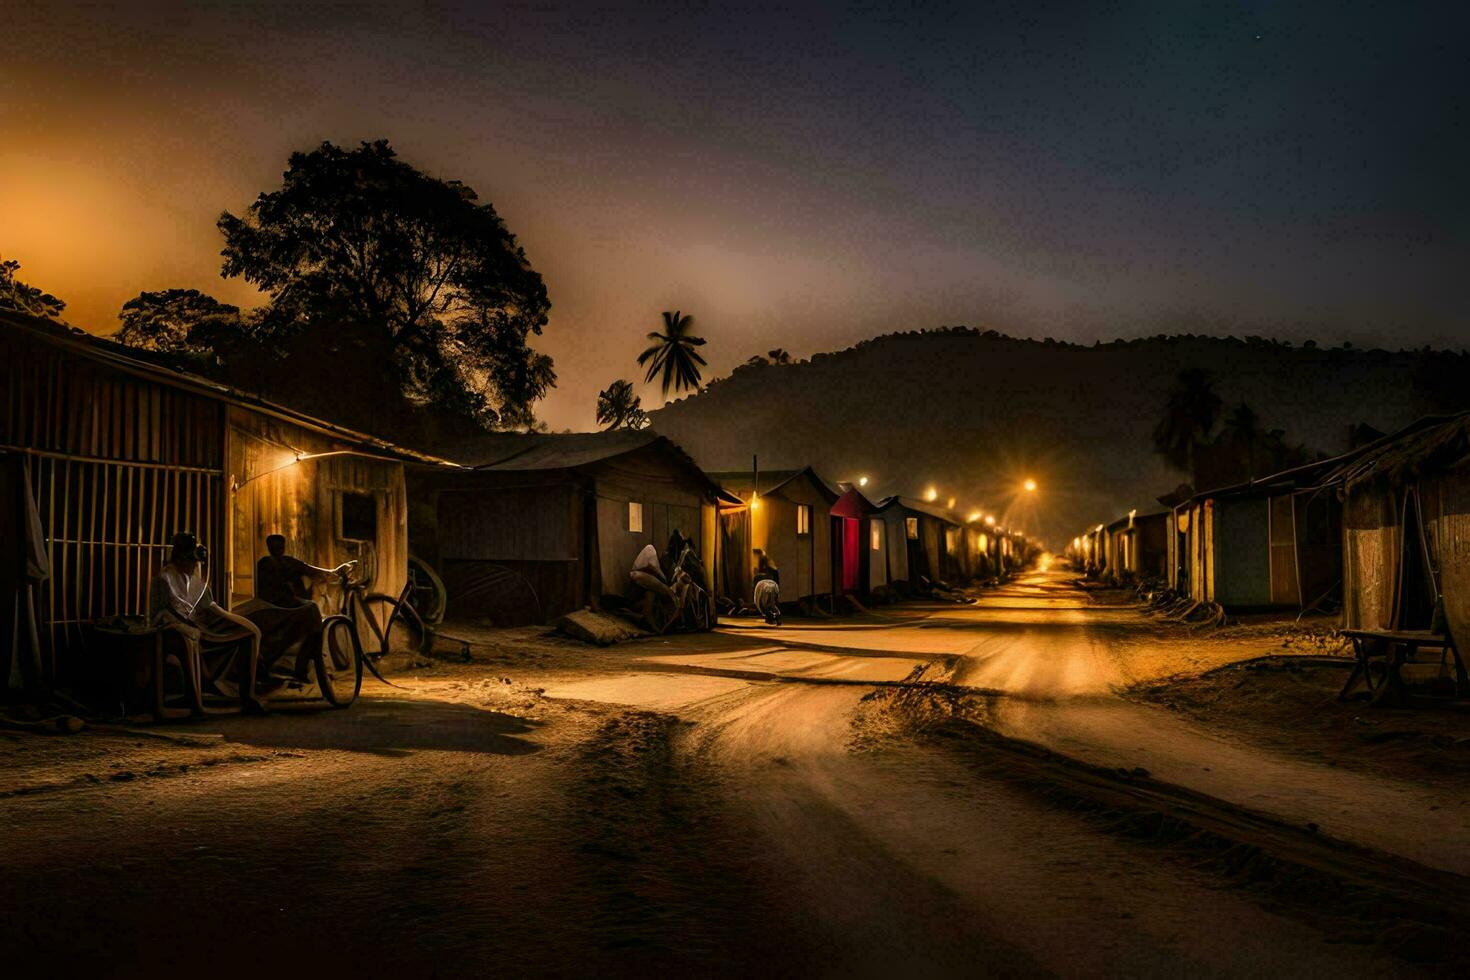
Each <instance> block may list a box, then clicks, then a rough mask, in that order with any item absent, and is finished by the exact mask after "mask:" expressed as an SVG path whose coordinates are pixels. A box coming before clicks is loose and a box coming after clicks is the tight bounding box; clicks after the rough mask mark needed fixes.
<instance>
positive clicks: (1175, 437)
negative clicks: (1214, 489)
mask: <svg viewBox="0 0 1470 980" xmlns="http://www.w3.org/2000/svg"><path fill="white" fill-rule="evenodd" d="M1222 405H1224V402H1222V401H1221V400H1220V396H1219V395H1217V394H1215V379H1214V378H1213V377H1211V376H1210V373H1209V372H1208V371H1205V370H1203V369H1201V368H1187V369H1185V370H1183V371H1180V372H1179V376H1178V378H1176V379H1175V383H1174V388H1173V390H1172V391H1170V392H1169V400H1168V401H1167V402H1165V403H1164V417H1163V418H1161V419H1159V424H1158V425H1156V426H1154V451H1155V452H1157V453H1158V454H1159V455H1161V456H1163V457H1164V459H1165V460H1167V461H1168V462H1169V465H1171V466H1173V467H1174V468H1175V469H1180V470H1183V471H1184V472H1186V473H1188V474H1189V478H1190V480H1191V481H1192V480H1194V479H1195V473H1194V463H1195V453H1196V450H1198V448H1199V445H1200V443H1202V442H1204V440H1205V439H1206V438H1207V437H1208V436H1209V434H1210V432H1211V431H1212V430H1213V429H1214V428H1215V421H1216V420H1217V419H1219V417H1220V408H1221V406H1222Z"/></svg>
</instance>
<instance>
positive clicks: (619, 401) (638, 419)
mask: <svg viewBox="0 0 1470 980" xmlns="http://www.w3.org/2000/svg"><path fill="white" fill-rule="evenodd" d="M597 424H598V425H604V426H606V427H607V428H608V429H618V428H624V429H641V428H643V427H644V426H645V425H647V424H648V414H647V413H646V412H644V411H643V399H641V398H639V397H638V396H637V395H635V394H633V382H631V381H614V382H613V383H612V384H610V385H608V386H607V388H606V389H604V390H603V391H600V392H598V393H597Z"/></svg>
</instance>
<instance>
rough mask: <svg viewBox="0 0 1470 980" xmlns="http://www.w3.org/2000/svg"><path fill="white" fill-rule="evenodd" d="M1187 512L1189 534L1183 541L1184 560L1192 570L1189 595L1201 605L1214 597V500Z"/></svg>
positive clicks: (1190, 571)
mask: <svg viewBox="0 0 1470 980" xmlns="http://www.w3.org/2000/svg"><path fill="white" fill-rule="evenodd" d="M1187 513H1188V514H1189V533H1188V535H1187V536H1186V539H1185V541H1184V547H1185V556H1184V560H1185V564H1186V567H1187V568H1188V570H1189V594H1190V597H1191V598H1193V599H1196V600H1198V601H1200V602H1211V601H1213V600H1214V598H1215V560H1214V559H1215V546H1214V540H1215V534H1214V522H1215V507H1214V501H1211V500H1204V501H1200V502H1197V503H1194V504H1190V505H1189V506H1188V508H1187Z"/></svg>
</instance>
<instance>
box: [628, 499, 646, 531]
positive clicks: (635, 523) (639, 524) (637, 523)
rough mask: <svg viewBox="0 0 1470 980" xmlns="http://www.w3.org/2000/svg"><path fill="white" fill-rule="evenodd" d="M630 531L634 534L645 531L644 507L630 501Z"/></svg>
mask: <svg viewBox="0 0 1470 980" xmlns="http://www.w3.org/2000/svg"><path fill="white" fill-rule="evenodd" d="M628 530H629V531H630V532H632V533H633V534H638V533H640V532H641V531H642V530H643V505H642V504H640V503H639V502H638V501H636V500H630V501H628Z"/></svg>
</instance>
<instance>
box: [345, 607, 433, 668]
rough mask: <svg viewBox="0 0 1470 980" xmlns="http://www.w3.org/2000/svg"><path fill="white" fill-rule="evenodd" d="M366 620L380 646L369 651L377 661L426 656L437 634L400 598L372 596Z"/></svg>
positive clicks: (365, 608) (365, 611)
mask: <svg viewBox="0 0 1470 980" xmlns="http://www.w3.org/2000/svg"><path fill="white" fill-rule="evenodd" d="M362 609H363V615H364V618H366V619H367V620H369V623H368V631H369V634H370V635H371V636H372V637H373V640H375V641H376V643H377V648H376V649H373V650H368V651H367V653H368V656H370V657H372V658H373V659H374V660H378V659H381V658H383V657H385V656H387V655H388V654H390V653H398V652H400V651H402V652H407V653H423V652H424V651H425V650H428V649H429V647H430V646H432V645H433V637H434V634H433V631H431V630H430V629H429V627H427V626H425V625H424V621H423V620H422V619H421V618H420V617H419V614H418V612H417V611H416V610H415V609H414V608H413V606H411V605H409V604H408V603H406V602H399V601H398V599H397V597H396V596H391V595H386V594H384V593H382V592H372V593H369V594H368V595H366V596H364V597H363V600H362Z"/></svg>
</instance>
